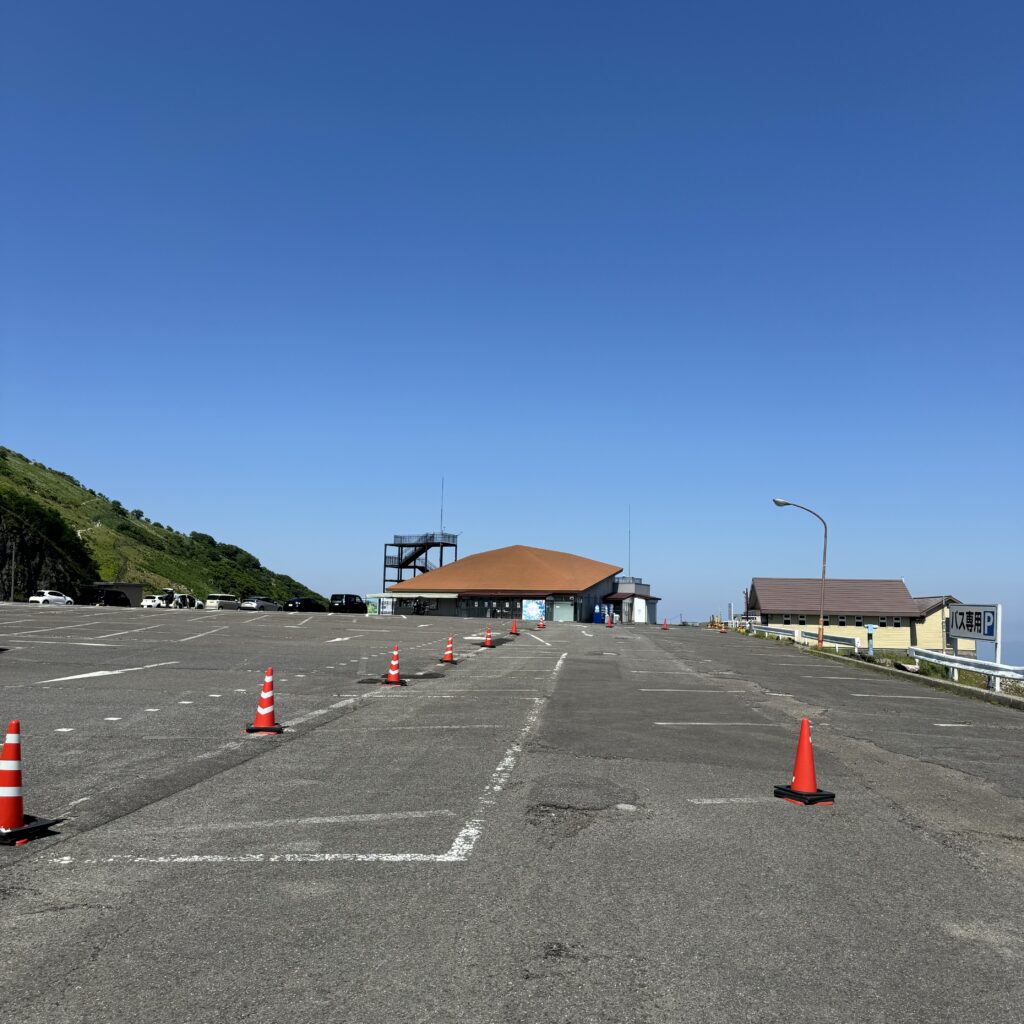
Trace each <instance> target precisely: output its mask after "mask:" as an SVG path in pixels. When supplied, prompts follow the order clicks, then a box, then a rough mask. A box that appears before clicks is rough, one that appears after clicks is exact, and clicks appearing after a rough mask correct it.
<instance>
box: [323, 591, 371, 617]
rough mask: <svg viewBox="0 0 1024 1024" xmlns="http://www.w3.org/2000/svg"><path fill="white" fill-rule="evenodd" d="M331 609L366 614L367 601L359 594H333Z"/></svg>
mask: <svg viewBox="0 0 1024 1024" xmlns="http://www.w3.org/2000/svg"><path fill="white" fill-rule="evenodd" d="M331 611H332V612H351V613H352V614H353V615H365V614H366V602H365V601H364V600H363V599H362V598H361V597H360V596H359V595H358V594H331Z"/></svg>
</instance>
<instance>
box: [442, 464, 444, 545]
mask: <svg viewBox="0 0 1024 1024" xmlns="http://www.w3.org/2000/svg"><path fill="white" fill-rule="evenodd" d="M441 532H442V533H444V477H443V476H442V477H441Z"/></svg>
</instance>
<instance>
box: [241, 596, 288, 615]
mask: <svg viewBox="0 0 1024 1024" xmlns="http://www.w3.org/2000/svg"><path fill="white" fill-rule="evenodd" d="M241 609H242V611H243V612H279V611H280V610H281V606H280V605H279V604H278V603H277V602H276V601H272V600H271V599H270V598H269V597H259V596H257V597H247V598H246V599H245V600H244V601H243V602H242V604H241Z"/></svg>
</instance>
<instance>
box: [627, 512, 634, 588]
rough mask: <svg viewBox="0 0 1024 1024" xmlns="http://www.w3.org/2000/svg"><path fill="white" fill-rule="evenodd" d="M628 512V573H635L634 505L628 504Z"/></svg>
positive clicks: (628, 574)
mask: <svg viewBox="0 0 1024 1024" xmlns="http://www.w3.org/2000/svg"><path fill="white" fill-rule="evenodd" d="M626 508H627V510H628V511H627V512H626V575H627V576H632V575H633V506H632V505H627V506H626Z"/></svg>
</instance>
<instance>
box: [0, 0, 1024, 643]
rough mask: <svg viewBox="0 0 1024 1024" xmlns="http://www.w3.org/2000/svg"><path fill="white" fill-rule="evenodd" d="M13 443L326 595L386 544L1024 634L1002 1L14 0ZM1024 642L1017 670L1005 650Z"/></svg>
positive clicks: (704, 596)
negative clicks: (585, 562) (838, 581)
mask: <svg viewBox="0 0 1024 1024" xmlns="http://www.w3.org/2000/svg"><path fill="white" fill-rule="evenodd" d="M5 21H6V25H5V29H4V32H3V40H2V43H0V46H2V52H0V67H2V70H0V77H2V84H3V119H4V122H3V138H4V158H3V161H2V163H0V185H2V190H0V201H2V218H3V232H2V234H3V239H2V243H0V245H2V255H0V259H2V264H0V272H2V281H3V303H2V304H3V312H2V314H0V315H2V329H3V335H2V345H3V349H2V355H3V360H2V371H0V439H2V442H3V443H5V444H7V445H8V446H10V447H12V448H14V449H16V450H18V451H21V452H23V453H24V454H26V455H28V456H29V457H30V458H34V459H38V460H40V461H42V462H45V463H46V464H48V465H51V466H54V467H55V468H59V469H62V470H65V471H67V472H70V473H72V474H73V475H74V476H76V477H78V478H79V479H80V480H82V481H83V482H84V483H86V484H87V485H88V486H91V487H94V488H95V489H97V490H100V491H102V492H104V493H106V494H107V495H109V496H110V497H116V498H118V499H120V500H121V501H122V502H123V503H124V504H125V505H127V506H128V507H129V508H133V507H140V508H142V509H143V510H144V511H145V512H146V514H147V515H149V516H151V517H152V518H154V519H158V520H160V521H161V522H165V523H170V524H171V525H173V526H174V527H176V528H177V529H181V530H184V531H186V532H188V531H191V530H200V531H203V532H207V533H212V534H213V535H214V536H215V537H217V538H218V539H220V540H225V541H230V542H233V543H237V544H240V545H242V546H243V547H245V548H247V549H249V550H251V551H252V552H253V553H254V554H256V555H257V556H258V557H259V558H260V559H261V560H262V561H263V562H264V564H266V565H267V566H269V567H270V568H272V569H275V570H279V571H283V572H288V573H290V574H292V575H294V576H296V577H298V578H299V579H301V580H303V581H304V582H306V583H308V584H309V585H311V586H313V587H315V588H316V589H318V590H320V591H328V592H329V591H332V590H359V591H363V592H366V591H376V590H378V589H379V588H380V584H381V562H382V554H383V545H384V543H385V542H386V541H387V540H389V539H390V536H391V534H393V533H395V532H419V531H421V530H427V529H433V528H436V527H437V525H438V519H439V498H440V494H439V492H440V479H441V476H442V474H443V475H444V477H445V480H446V485H445V489H446V503H445V504H446V509H445V526H446V527H448V528H450V529H452V530H455V531H458V532H459V533H460V545H461V550H462V552H463V553H464V554H468V553H472V552H475V551H480V550H486V549H489V548H493V547H498V546H502V545H505V544H513V543H523V544H532V545H537V546H542V547H551V548H557V549H561V550H568V551H572V552H575V553H578V554H582V555H586V556H589V557H594V558H598V559H601V560H605V561H612V562H615V563H617V564H622V565H623V566H626V564H627V530H626V524H627V508H628V506H630V505H631V506H632V559H631V567H632V570H633V573H634V574H635V575H643V576H644V577H645V578H646V579H648V580H649V581H650V582H651V583H652V585H653V588H654V591H655V592H656V593H658V594H660V595H661V596H662V597H663V598H664V603H663V606H662V609H663V611H664V613H665V614H667V615H669V616H671V617H673V618H674V617H676V616H678V615H680V614H682V615H685V616H686V617H698V616H703V615H706V614H707V613H708V612H712V611H724V610H725V608H726V605H727V603H728V602H729V601H730V600H732V601H734V602H735V603H737V604H740V603H741V602H742V591H743V588H744V586H746V585H748V584H749V581H750V578H751V577H752V576H754V575H794V576H801V575H806V576H814V575H816V574H817V572H818V571H819V570H820V556H821V550H820V528H819V526H818V523H817V522H816V521H815V520H813V519H812V518H811V517H809V516H807V515H806V514H805V513H803V512H800V511H798V510H794V509H782V510H779V509H776V508H775V507H774V506H773V505H772V504H771V497H772V496H773V495H775V494H779V495H781V496H783V497H786V498H789V499H791V500H793V501H798V502H801V503H803V504H807V505H810V506H811V507H813V508H816V509H817V510H818V511H820V512H821V513H822V514H823V515H824V516H825V517H826V518H827V519H828V521H829V526H830V541H831V545H830V559H829V572H830V574H832V575H835V576H887V577H898V576H902V577H904V578H905V579H906V581H907V584H908V586H909V587H910V589H911V592H912V593H914V594H934V593H937V592H952V593H954V594H956V595H957V596H958V597H960V598H961V599H963V600H965V601H979V602H980V601H989V600H1001V601H1002V602H1003V603H1004V606H1005V610H1006V615H1007V619H1008V629H1009V630H1010V631H1011V633H1015V634H1016V636H1017V637H1019V638H1024V584H1022V578H1024V573H1022V559H1021V554H1022V550H1024V542H1022V540H1021V533H1020V520H1021V505H1022V474H1021V469H1022V457H1021V451H1022V445H1021V437H1022V435H1024V431H1022V422H1021V419H1022V417H1021V407H1022V403H1021V385H1022V373H1021V356H1020V354H1019V352H1020V349H1019V346H1020V343H1021V340H1022V330H1021V328H1022V324H1024V316H1022V314H1024V288H1022V283H1024V259H1022V238H1024V201H1022V183H1024V166H1022V165H1024V160H1022V157H1024V142H1022V133H1021V110H1022V109H1024V63H1022V61H1021V59H1020V41H1021V39H1022V38H1024V8H1022V7H1021V5H1020V4H1019V3H1010V2H1007V3H958V4H948V3H928V4H924V3H920V4H906V5H899V4H897V5H893V4H891V3H866V4H865V3H862V4H856V5H852V4H839V3H831V2H828V3H822V2H820V0H816V2H809V0H808V2H786V3H776V4H766V3H763V2H760V0H758V2H754V3H724V4H709V3H699V4H698V3H683V2H679V0H676V2H668V3H642V4H635V3H606V4H593V3H582V2H576V3H559V2H551V0H545V2H524V3H517V4H489V3H480V2H479V0H476V2H472V3H443V2H441V3H419V2H410V3H376V4H347V3H314V4H311V3H301V2H289V3H287V4H286V3H259V2H252V0H246V2H244V3H209V2H203V3H193V2H179V3H174V4H162V5H158V4H146V3H143V4H140V3H136V2H121V3H104V2H92V3H88V4H82V3H78V2H71V3H68V2H64V3H61V2H54V3H46V4H20V5H14V6H12V7H9V8H8V10H7V12H6V15H5ZM1019 654H1020V655H1021V656H1022V657H1024V649H1021V650H1020V651H1019Z"/></svg>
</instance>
